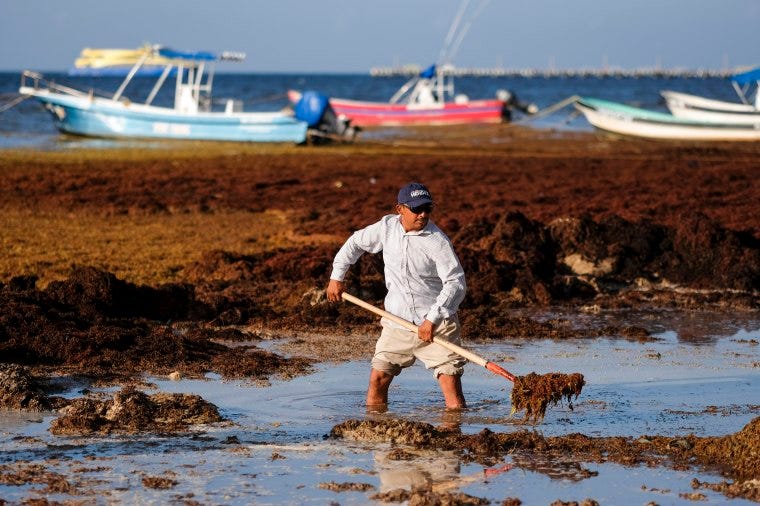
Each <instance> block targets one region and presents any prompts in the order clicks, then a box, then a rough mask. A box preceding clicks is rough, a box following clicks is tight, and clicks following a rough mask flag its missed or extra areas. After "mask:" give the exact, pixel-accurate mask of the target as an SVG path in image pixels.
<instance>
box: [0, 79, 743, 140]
mask: <svg viewBox="0 0 760 506" xmlns="http://www.w3.org/2000/svg"><path fill="white" fill-rule="evenodd" d="M44 75H45V77H46V78H47V79H48V80H50V81H53V82H55V83H57V84H60V85H65V86H69V87H72V88H76V89H79V90H85V91H89V90H93V91H94V93H95V94H100V95H105V96H109V95H112V94H113V93H114V92H115V91H116V90H117V89H118V87H119V85H120V84H121V81H122V79H121V78H119V77H84V76H69V75H67V73H65V72H64V73H55V72H53V73H45V74H44ZM407 79H408V77H406V76H403V75H391V76H379V77H378V76H372V75H370V73H369V72H368V73H366V74H300V73H278V74H264V73H225V74H222V73H217V74H216V75H215V76H214V81H213V97H212V98H213V103H214V107H215V108H218V107H222V106H221V104H223V103H224V102H226V100H227V99H229V98H232V99H236V100H239V101H240V103H241V104H242V107H243V110H244V111H277V110H280V109H283V108H286V107H288V106H289V102H288V100H287V96H286V92H287V90H289V89H298V90H307V89H308V90H316V91H319V92H320V93H323V94H325V95H327V96H328V97H329V96H335V97H342V98H353V99H357V100H375V101H388V100H389V99H390V97H391V96H392V95H393V94H394V93H395V92H396V90H398V89H399V88H400V87H401V86H402V85H403V84H404V83H405V82H406V80H407ZM20 82H21V72H0V149H3V148H5V149H8V148H20V147H25V148H30V149H72V148H76V147H80V146H88V143H87V142H82V141H81V140H79V141H78V142H71V139H70V137H67V136H63V135H61V134H59V133H58V132H57V130H56V129H55V128H54V126H53V122H52V120H51V118H50V117H49V114H48V113H47V112H46V111H45V110H44V109H43V107H42V106H41V105H40V104H39V103H38V102H37V101H35V100H34V99H27V100H22V97H21V96H20V95H19V94H18V89H19V85H20ZM154 83H155V78H151V77H138V78H135V79H134V82H133V83H131V84H130V86H129V87H128V88H127V90H126V92H125V94H124V96H126V97H127V98H129V99H130V100H132V101H134V102H138V101H141V100H144V99H145V97H147V96H148V94H149V93H150V90H151V88H152V87H153V84H154ZM454 84H455V88H456V93H457V94H464V95H467V96H468V97H469V98H470V99H479V98H492V97H494V96H495V95H496V92H497V91H498V90H501V89H506V90H509V91H510V92H512V93H513V94H514V95H516V96H517V98H518V99H519V100H520V101H521V102H526V103H533V104H535V105H536V106H537V107H538V109H539V111H541V114H539V115H537V116H536V117H534V118H531V117H525V116H520V115H519V114H517V115H515V117H514V118H513V119H514V120H515V121H519V122H520V123H523V124H526V125H528V126H534V127H536V128H555V129H559V130H569V131H592V127H591V126H590V125H589V124H588V122H587V121H586V120H585V118H584V117H583V116H582V115H580V114H578V113H577V112H576V111H575V110H574V109H573V107H572V106H570V105H568V106H566V107H562V108H558V109H557V110H554V109H555V107H554V106H557V105H558V104H561V103H563V101H565V100H566V99H568V98H569V97H572V96H573V95H580V96H590V97H596V98H603V99H608V100H613V101H617V102H623V103H626V104H629V105H634V106H637V107H643V108H647V109H652V110H658V111H663V112H665V111H666V108H665V104H664V101H663V99H662V97H661V96H660V91H662V90H674V91H682V92H686V93H693V94H697V95H703V96H707V97H712V98H716V99H719V100H731V101H736V100H737V96H736V93H735V92H734V89H733V87H732V85H731V82H730V81H729V80H728V79H727V78H724V77H715V76H714V75H710V76H707V77H695V76H694V75H693V74H684V76H683V77H680V76H678V75H671V74H670V73H669V74H666V75H662V74H658V73H652V74H651V75H643V76H635V77H634V76H631V75H614V74H602V75H588V76H586V75H583V76H581V75H551V76H545V75H539V76H530V77H526V76H521V75H508V76H461V77H457V78H456V79H455V82H454ZM172 94H173V86H172V85H171V84H169V85H166V86H164V87H163V89H162V90H161V92H160V93H159V94H158V96H157V97H156V99H155V100H154V104H155V105H164V106H170V105H171V103H172ZM548 111H552V113H551V114H544V113H546V112H548ZM91 142H92V146H100V147H104V148H105V147H108V146H109V145H118V143H108V142H102V141H91ZM90 147H91V146H90Z"/></svg>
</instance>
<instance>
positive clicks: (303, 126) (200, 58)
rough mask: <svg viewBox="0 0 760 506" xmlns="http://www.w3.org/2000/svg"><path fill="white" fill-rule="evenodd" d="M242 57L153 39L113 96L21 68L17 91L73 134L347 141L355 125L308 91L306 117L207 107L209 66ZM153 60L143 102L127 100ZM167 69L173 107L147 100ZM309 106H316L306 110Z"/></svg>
mask: <svg viewBox="0 0 760 506" xmlns="http://www.w3.org/2000/svg"><path fill="white" fill-rule="evenodd" d="M244 58H245V55H244V54H243V53H233V52H222V53H220V54H215V53H211V52H207V51H197V52H183V51H176V50H173V49H170V48H167V47H163V46H160V45H156V46H152V47H151V50H150V51H145V52H144V53H143V54H142V55H141V56H140V57H139V58H138V60H137V61H136V62H135V64H134V65H133V66H132V68H131V69H130V71H129V73H128V74H127V76H126V77H125V78H124V80H123V81H122V83H121V85H120V86H119V88H118V89H117V90H116V91H115V92H114V93H113V95H110V96H97V95H96V94H95V92H94V91H93V90H89V91H81V90H78V89H75V88H72V87H68V86H63V85H60V84H57V83H55V82H52V81H49V80H48V79H46V78H45V76H43V75H42V74H40V73H37V72H32V71H29V70H25V71H24V72H23V73H22V76H21V86H20V88H19V93H20V94H21V95H24V96H29V97H34V98H36V99H37V100H39V101H40V102H41V103H42V104H43V106H44V107H45V109H47V110H48V111H49V112H50V113H51V115H52V117H53V121H54V123H55V125H56V127H57V128H58V129H59V130H60V131H61V132H64V133H69V134H75V135H83V136H91V137H112V138H154V139H186V140H215V141H240V142H294V143H299V144H300V143H304V142H306V141H307V140H309V139H308V138H307V136H308V135H310V134H316V135H319V136H320V137H321V138H330V137H331V136H333V135H335V136H341V135H343V134H346V136H347V137H346V138H347V140H351V135H353V134H354V131H353V130H352V129H351V128H348V125H347V123H346V122H337V121H335V120H334V118H333V117H332V116H331V115H330V114H328V113H330V112H331V111H330V108H329V102H328V101H327V100H320V99H319V97H316V99H315V97H313V96H310V97H308V100H307V101H306V102H305V104H301V107H300V108H299V110H302V111H308V113H309V117H308V118H305V117H302V118H299V117H297V116H296V115H295V114H294V113H293V112H292V111H274V112H244V111H243V110H242V102H241V101H240V100H235V99H224V100H222V101H221V103H222V104H223V105H224V107H223V109H221V108H220V110H214V109H213V107H212V106H213V105H214V104H218V103H219V101H217V100H214V101H212V100H211V92H212V84H213V76H214V68H215V67H214V64H215V63H216V62H219V61H229V62H240V61H242V60H243V59H244ZM159 60H161V61H163V62H164V65H163V71H162V72H161V74H160V75H159V76H158V77H157V79H156V82H155V84H154V86H153V88H152V89H151V91H150V93H149V94H148V95H147V97H146V98H145V99H144V101H142V102H138V101H136V100H132V99H129V98H127V97H126V95H125V91H126V89H127V87H128V86H129V84H130V82H132V79H133V78H134V76H135V75H137V74H138V72H139V71H140V69H141V67H142V66H143V65H144V64H145V63H147V62H152V61H159ZM171 73H174V74H175V79H176V84H175V86H174V104H173V106H172V107H164V106H158V105H153V100H154V99H155V97H156V95H157V94H158V92H159V90H160V89H161V88H162V86H163V85H164V83H165V82H166V81H167V78H168V77H169V75H170V74H171ZM309 107H321V108H322V109H321V110H310V111H309ZM337 127H341V129H340V130H338V128H337Z"/></svg>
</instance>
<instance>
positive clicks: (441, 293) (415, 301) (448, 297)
mask: <svg viewBox="0 0 760 506" xmlns="http://www.w3.org/2000/svg"><path fill="white" fill-rule="evenodd" d="M397 202H398V203H397V204H396V213H397V214H389V215H386V216H383V217H382V218H381V219H380V221H378V222H376V223H374V224H372V225H369V226H368V227H366V228H363V229H361V230H358V231H356V232H354V233H353V234H352V235H351V237H349V239H348V240H347V241H346V243H345V244H344V245H343V246H342V247H341V248H340V251H338V254H337V255H336V256H335V260H334V261H333V269H332V274H331V275H330V282H329V284H328V285H327V298H328V300H330V301H332V302H338V301H340V300H341V294H342V293H343V290H344V285H343V279H344V277H345V275H346V272H348V270H349V268H350V267H351V266H352V265H353V264H354V263H356V261H357V260H359V258H360V257H361V256H362V255H363V254H364V253H365V252H366V253H378V252H380V251H382V253H383V262H384V263H385V273H384V274H385V286H386V287H387V288H388V294H387V295H386V297H385V310H386V311H388V312H390V313H392V314H394V315H396V316H399V317H401V318H403V319H405V320H407V321H411V322H414V324H415V325H417V326H418V327H419V330H418V332H417V333H414V332H411V331H409V330H407V329H406V328H404V327H402V326H400V325H398V324H397V323H395V322H392V321H390V320H388V319H386V318H382V319H381V320H380V324H381V325H382V327H383V330H382V332H381V334H380V338H379V339H378V341H377V344H376V345H375V355H374V357H373V358H372V371H371V373H370V378H369V388H368V389H367V407H368V408H371V409H385V408H386V407H387V404H388V388H389V387H390V385H391V381H393V377H394V376H397V375H398V374H399V373H400V372H401V370H402V369H403V368H405V367H409V366H411V365H412V364H413V363H414V362H415V360H416V359H420V360H421V361H422V362H423V363H424V364H425V367H427V368H428V369H433V373H434V376H435V377H436V378H437V379H438V383H439V384H440V386H441V392H443V397H444V399H445V401H446V407H447V408H451V409H461V408H465V407H466V403H465V400H464V394H463V393H462V381H461V377H462V371H463V367H464V364H465V363H466V360H465V359H463V358H462V357H460V356H459V355H457V354H455V353H453V352H451V351H449V350H447V349H446V348H444V347H443V346H441V345H439V344H436V343H433V334H435V335H437V336H440V337H442V338H444V339H446V340H448V341H451V342H454V343H459V336H460V326H459V319H458V318H457V309H458V308H459V304H460V303H461V302H462V299H463V298H464V293H465V290H466V283H465V278H464V270H463V269H462V265H461V264H460V263H459V259H458V258H457V256H456V253H454V249H453V247H452V245H451V241H450V240H449V238H448V237H447V236H446V234H444V233H443V232H442V231H441V229H439V228H438V227H437V226H436V225H435V224H434V223H433V222H432V221H430V214H431V213H432V212H433V198H432V196H431V195H430V192H429V191H428V189H427V188H426V187H425V186H424V185H422V184H420V183H410V184H408V185H406V186H404V187H403V188H401V190H400V191H399V192H398V201H397Z"/></svg>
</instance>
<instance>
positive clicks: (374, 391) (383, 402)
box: [367, 368, 393, 408]
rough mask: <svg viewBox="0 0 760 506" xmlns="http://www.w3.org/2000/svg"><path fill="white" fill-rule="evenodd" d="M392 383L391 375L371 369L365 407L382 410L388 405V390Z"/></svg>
mask: <svg viewBox="0 0 760 506" xmlns="http://www.w3.org/2000/svg"><path fill="white" fill-rule="evenodd" d="M391 381H393V375H391V374H388V373H386V372H383V371H378V370H377V369H374V368H373V369H372V372H370V374H369V388H367V407H368V408H382V407H386V406H387V405H388V388H390V386H391Z"/></svg>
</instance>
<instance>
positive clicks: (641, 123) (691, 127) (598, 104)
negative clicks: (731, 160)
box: [575, 98, 760, 141]
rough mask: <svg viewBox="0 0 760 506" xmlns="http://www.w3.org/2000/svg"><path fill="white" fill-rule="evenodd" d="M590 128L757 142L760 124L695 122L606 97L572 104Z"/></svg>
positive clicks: (659, 136)
mask: <svg viewBox="0 0 760 506" xmlns="http://www.w3.org/2000/svg"><path fill="white" fill-rule="evenodd" d="M575 107H576V108H577V109H578V110H579V111H580V112H582V113H583V115H584V116H585V117H586V119H587V120H588V122H589V123H590V124H591V125H593V126H594V127H596V128H598V129H600V130H604V131H607V132H612V133H615V134H619V135H626V136H632V137H643V138H649V139H662V140H696V141H760V125H757V126H755V125H747V124H727V123H717V122H699V121H692V120H688V119H683V118H677V117H675V116H673V115H670V114H665V113H660V112H654V111H647V110H644V109H638V108H635V107H629V106H626V105H623V104H618V103H615V102H608V101H606V100H599V99H592V98H583V99H580V100H578V101H577V102H576V103H575Z"/></svg>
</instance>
